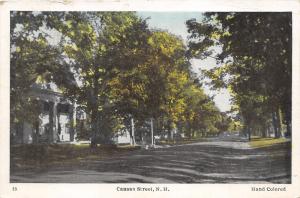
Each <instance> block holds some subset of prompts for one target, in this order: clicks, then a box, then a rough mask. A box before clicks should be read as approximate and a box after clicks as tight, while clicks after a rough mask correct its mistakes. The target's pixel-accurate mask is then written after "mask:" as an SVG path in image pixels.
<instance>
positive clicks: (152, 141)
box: [150, 118, 154, 146]
mask: <svg viewBox="0 0 300 198" xmlns="http://www.w3.org/2000/svg"><path fill="white" fill-rule="evenodd" d="M150 122H151V124H150V125H151V145H152V146H153V145H154V134H153V118H151V120H150Z"/></svg>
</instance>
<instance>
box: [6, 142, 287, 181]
mask: <svg viewBox="0 0 300 198" xmlns="http://www.w3.org/2000/svg"><path fill="white" fill-rule="evenodd" d="M241 144H245V145H246V143H241V142H227V144H226V145H225V144H224V142H222V141H221V142H219V143H216V142H213V143H207V144H206V143H199V144H190V145H182V146H174V147H169V148H159V149H153V150H137V151H132V152H130V153H128V154H127V155H123V156H119V157H113V158H110V159H103V160H88V161H87V160H85V161H83V162H82V163H80V164H74V165H72V166H70V165H68V166H58V167H47V168H44V169H40V170H31V171H25V170H24V171H15V172H12V173H11V182H22V183H23V182H24V183H26V182H33V183H34V182H50V183H51V182H64V183H87V182H88V183H290V182H291V179H290V175H291V149H290V144H289V143H283V144H277V145H273V146H269V147H265V148H257V149H249V148H246V146H245V145H244V146H245V147H244V148H239V147H240V146H241ZM230 145H231V146H230Z"/></svg>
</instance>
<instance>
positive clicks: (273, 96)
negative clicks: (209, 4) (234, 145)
mask: <svg viewBox="0 0 300 198" xmlns="http://www.w3.org/2000/svg"><path fill="white" fill-rule="evenodd" d="M187 26H188V29H189V32H190V33H191V35H190V42H189V47H190V49H189V54H190V56H192V57H200V58H205V57H209V56H212V55H214V56H215V58H216V60H217V61H218V63H219V64H218V65H217V67H215V68H213V69H211V70H208V71H204V73H205V75H206V76H207V77H209V78H211V80H212V85H213V86H214V87H215V88H217V89H218V88H222V87H226V88H228V89H230V90H231V92H232V94H233V97H234V98H233V102H234V103H235V104H236V105H237V106H238V107H239V112H240V113H241V115H242V116H243V118H244V121H245V123H246V125H248V126H250V125H253V124H254V123H256V122H257V123H258V124H261V123H264V122H266V121H267V120H268V119H270V117H271V113H272V112H276V111H277V109H282V111H283V112H284V114H285V121H286V123H287V125H289V123H290V121H291V120H290V114H291V68H292V67H291V65H292V59H291V40H292V39H291V31H292V28H291V26H292V22H291V14H290V13H206V14H205V19H204V20H203V21H202V22H197V21H196V20H195V19H191V20H189V21H187ZM213 46H214V47H213ZM216 46H218V47H219V48H221V49H222V50H221V52H220V53H217V52H214V51H213V50H214V48H216ZM276 117H277V118H278V117H280V115H279V114H277V116H276ZM277 120H278V119H277ZM275 128H276V127H275Z"/></svg>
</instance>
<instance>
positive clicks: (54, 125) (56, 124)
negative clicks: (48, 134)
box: [52, 102, 58, 143]
mask: <svg viewBox="0 0 300 198" xmlns="http://www.w3.org/2000/svg"><path fill="white" fill-rule="evenodd" d="M57 105H58V103H57V102H54V105H53V134H52V138H53V141H52V143H53V142H57V140H58V137H57V132H58V131H57V130H58V119H57Z"/></svg>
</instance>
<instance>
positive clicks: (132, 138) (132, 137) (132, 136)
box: [130, 117, 135, 146]
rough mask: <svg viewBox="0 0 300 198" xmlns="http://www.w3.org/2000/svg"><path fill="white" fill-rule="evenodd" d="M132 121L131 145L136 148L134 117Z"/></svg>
mask: <svg viewBox="0 0 300 198" xmlns="http://www.w3.org/2000/svg"><path fill="white" fill-rule="evenodd" d="M130 121H131V134H130V135H131V140H132V141H131V143H132V145H133V146H135V134H134V120H133V117H132V118H131V119H130Z"/></svg>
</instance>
